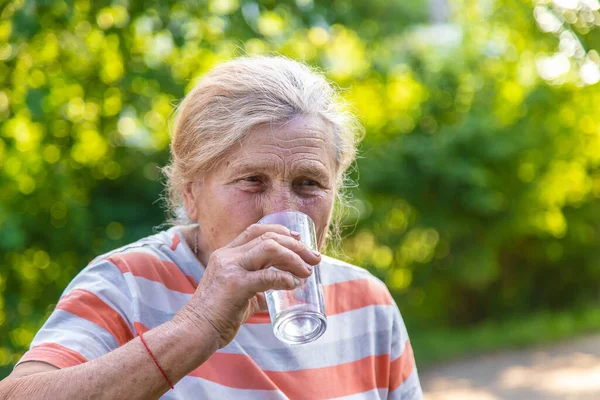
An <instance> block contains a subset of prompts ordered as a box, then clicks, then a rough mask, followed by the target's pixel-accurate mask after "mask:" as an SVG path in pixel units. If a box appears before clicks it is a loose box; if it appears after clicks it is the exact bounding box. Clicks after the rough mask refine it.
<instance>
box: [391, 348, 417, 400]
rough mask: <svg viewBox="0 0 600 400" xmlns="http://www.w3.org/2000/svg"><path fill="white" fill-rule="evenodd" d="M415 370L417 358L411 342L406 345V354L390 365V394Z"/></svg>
mask: <svg viewBox="0 0 600 400" xmlns="http://www.w3.org/2000/svg"><path fill="white" fill-rule="evenodd" d="M414 368H415V358H414V353H413V349H412V346H411V345H410V341H409V340H407V341H406V343H405V344H404V352H403V353H402V354H401V355H400V357H398V358H396V359H395V360H394V361H392V362H391V364H390V392H391V391H392V390H395V389H397V388H398V387H399V386H400V385H401V384H402V382H404V381H405V380H407V379H408V377H409V376H410V374H412V372H413V369H414Z"/></svg>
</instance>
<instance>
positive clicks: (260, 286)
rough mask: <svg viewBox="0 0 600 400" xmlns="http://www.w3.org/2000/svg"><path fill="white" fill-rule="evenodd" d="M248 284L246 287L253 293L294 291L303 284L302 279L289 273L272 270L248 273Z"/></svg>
mask: <svg viewBox="0 0 600 400" xmlns="http://www.w3.org/2000/svg"><path fill="white" fill-rule="evenodd" d="M246 282H247V286H246V287H247V288H248V290H250V291H251V292H252V293H260V292H266V291H267V290H292V289H296V288H297V287H298V286H300V284H301V283H302V282H301V280H300V279H298V278H297V277H295V276H294V275H292V274H290V273H289V272H284V271H278V270H276V269H270V268H269V269H261V270H258V271H250V272H248V275H247V281H246Z"/></svg>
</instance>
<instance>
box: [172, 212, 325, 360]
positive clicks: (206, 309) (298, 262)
mask: <svg viewBox="0 0 600 400" xmlns="http://www.w3.org/2000/svg"><path fill="white" fill-rule="evenodd" d="M320 261H321V256H320V255H319V254H318V253H314V252H313V251H312V250H311V249H309V248H308V247H307V246H305V245H304V244H303V243H302V242H300V241H299V240H298V237H297V236H294V235H293V234H292V232H291V231H290V230H289V229H288V228H286V227H284V226H282V225H266V224H265V225H260V224H254V225H251V226H250V227H248V228H247V229H246V230H245V231H244V232H242V233H241V234H240V235H239V236H238V237H237V238H236V239H235V240H233V241H232V242H231V243H230V244H228V245H227V246H225V247H223V248H221V249H219V250H216V251H215V252H213V253H212V255H211V256H210V259H209V261H208V265H207V266H206V272H205V273H204V276H203V277H202V279H201V281H200V284H199V285H198V288H197V289H196V292H195V293H194V295H193V297H192V298H191V299H190V301H189V302H188V303H187V304H186V305H185V306H184V307H183V308H182V309H181V310H180V311H179V313H178V318H185V319H189V320H191V321H192V322H194V323H197V324H202V325H206V324H208V325H210V326H212V328H214V329H215V330H216V331H217V333H218V335H219V338H220V341H219V348H222V347H224V346H226V345H227V344H228V343H229V342H231V340H233V338H234V337H235V335H236V334H237V331H238V330H239V328H240V326H241V325H242V324H243V323H244V322H245V321H246V319H248V317H249V316H250V315H252V314H254V313H255V312H257V311H259V310H264V309H266V304H265V299H264V295H263V294H262V292H264V291H267V290H271V289H274V290H282V289H287V290H290V289H295V288H296V287H297V286H298V285H299V284H300V279H299V278H302V279H304V278H307V277H308V276H310V274H311V273H312V266H313V265H316V264H318V263H319V262H320ZM271 266H275V267H276V268H277V270H276V269H272V268H270V267H271Z"/></svg>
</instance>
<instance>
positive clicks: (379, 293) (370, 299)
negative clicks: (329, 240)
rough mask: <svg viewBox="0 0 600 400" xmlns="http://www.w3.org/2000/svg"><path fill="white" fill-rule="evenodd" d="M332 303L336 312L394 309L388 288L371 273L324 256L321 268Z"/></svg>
mask: <svg viewBox="0 0 600 400" xmlns="http://www.w3.org/2000/svg"><path fill="white" fill-rule="evenodd" d="M320 272H321V280H322V282H323V285H324V290H325V295H326V297H328V298H329V299H328V301H327V303H328V304H336V307H335V308H336V309H337V308H340V311H342V309H344V310H345V309H346V308H348V307H350V308H353V309H355V308H362V307H367V306H377V307H375V308H379V307H378V306H383V308H388V307H386V306H394V304H395V303H394V300H393V298H392V296H391V294H390V292H389V290H388V288H387V286H386V285H385V284H384V283H383V282H382V281H381V280H380V279H379V278H377V277H375V276H374V275H373V274H371V273H370V272H369V271H367V270H366V269H364V268H361V267H358V266H356V265H352V264H350V263H347V262H344V261H341V260H338V259H335V258H332V257H328V256H323V259H322V261H321V266H320Z"/></svg>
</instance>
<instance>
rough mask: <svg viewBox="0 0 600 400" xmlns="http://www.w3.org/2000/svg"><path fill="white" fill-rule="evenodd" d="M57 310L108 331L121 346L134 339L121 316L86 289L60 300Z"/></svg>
mask: <svg viewBox="0 0 600 400" xmlns="http://www.w3.org/2000/svg"><path fill="white" fill-rule="evenodd" d="M56 308H57V309H59V310H65V311H68V312H70V313H71V314H75V315H77V316H78V317H81V318H84V319H86V320H88V321H90V322H93V323H94V324H96V325H98V326H100V327H102V328H104V329H106V330H107V331H108V332H109V333H110V334H111V335H113V337H114V338H115V339H116V340H117V343H119V346H122V345H124V344H125V343H127V342H128V341H130V340H131V339H133V335H132V333H131V331H130V329H129V326H127V323H126V322H125V320H124V319H123V317H122V316H121V314H119V313H118V312H117V311H116V310H114V309H113V308H112V307H111V306H109V305H108V304H106V303H105V302H104V301H102V299H100V298H99V297H98V296H96V295H95V294H94V293H92V292H89V291H87V290H84V289H75V290H72V291H71V292H70V293H69V294H67V295H66V296H64V297H63V298H61V299H60V301H59V302H58V304H57V305H56Z"/></svg>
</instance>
